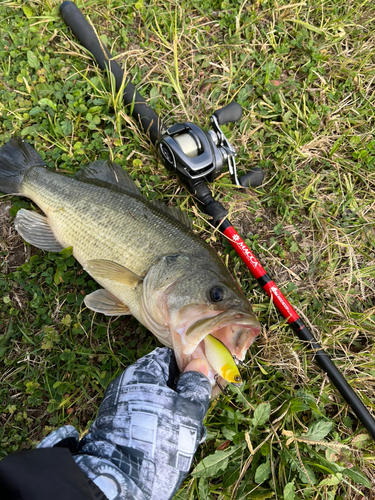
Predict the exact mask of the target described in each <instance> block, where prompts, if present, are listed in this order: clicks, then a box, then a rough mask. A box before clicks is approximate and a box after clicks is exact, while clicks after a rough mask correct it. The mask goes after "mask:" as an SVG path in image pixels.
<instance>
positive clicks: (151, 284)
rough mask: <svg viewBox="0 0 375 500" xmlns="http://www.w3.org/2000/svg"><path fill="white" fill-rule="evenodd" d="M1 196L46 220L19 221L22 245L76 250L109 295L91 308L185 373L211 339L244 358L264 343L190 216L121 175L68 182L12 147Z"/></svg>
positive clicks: (99, 172) (103, 168) (0, 155)
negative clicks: (154, 340)
mask: <svg viewBox="0 0 375 500" xmlns="http://www.w3.org/2000/svg"><path fill="white" fill-rule="evenodd" d="M0 191H3V192H5V193H15V194H18V195H22V196H26V197H28V198H30V199H31V200H32V201H33V202H34V203H35V204H36V205H38V207H39V208H40V209H41V210H42V211H43V212H44V214H45V217H43V216H41V215H39V214H37V213H36V212H30V211H26V210H23V209H22V210H20V211H19V212H18V214H17V217H16V220H15V226H16V229H17V230H18V232H19V233H20V234H21V236H22V237H23V238H24V239H25V240H26V241H28V242H29V243H31V244H33V245H35V246H37V247H39V248H42V249H44V250H51V251H59V250H61V249H63V248H66V247H72V248H73V255H74V257H75V258H76V259H77V260H78V261H79V262H80V263H81V265H82V266H83V267H84V269H86V270H87V272H88V273H90V274H91V276H92V277H93V278H94V279H95V280H96V281H97V282H98V283H99V284H100V285H101V286H102V287H103V289H102V290H98V291H96V292H94V293H93V294H91V295H89V296H87V297H86V298H85V303H86V305H87V306H88V307H89V308H91V309H93V310H95V311H97V312H102V313H104V314H107V315H116V316H117V315H119V314H132V315H133V316H134V317H136V318H137V319H138V320H139V321H140V322H141V323H142V324H144V325H145V326H146V327H147V328H149V329H150V330H151V331H152V332H153V333H154V334H155V335H156V336H157V337H158V338H159V340H160V341H161V342H162V343H163V344H164V345H167V346H170V347H172V348H173V349H174V350H175V353H176V359H177V362H178V364H179V368H180V369H181V370H183V369H184V367H185V366H186V365H187V364H188V363H189V362H190V361H191V360H192V359H195V358H198V357H199V358H204V359H206V357H205V353H204V351H205V346H204V342H203V339H204V338H205V336H206V335H208V334H211V335H213V336H214V337H217V338H218V339H219V340H220V341H221V342H223V343H224V344H225V346H226V347H227V348H228V349H229V351H230V352H231V353H232V354H234V355H235V356H236V357H237V358H239V359H243V358H244V356H245V353H246V350H247V349H248V347H249V345H250V344H251V343H252V342H253V341H254V339H255V337H256V335H257V334H258V333H259V324H258V322H257V320H256V318H255V316H254V313H253V311H252V309H251V306H250V304H249V302H248V301H247V299H246V297H245V296H244V295H243V294H242V292H241V291H240V290H239V288H238V286H237V284H236V282H235V281H234V280H233V278H232V277H231V275H230V274H229V272H228V270H227V269H226V267H225V266H224V265H223V263H222V262H221V260H220V259H219V257H218V256H217V254H216V253H215V252H214V251H213V250H212V249H211V247H210V246H209V245H207V244H206V243H205V242H204V241H203V240H202V239H201V238H199V237H198V236H197V235H195V234H194V233H193V231H192V230H191V229H190V228H189V227H188V226H187V225H186V222H187V218H186V216H184V215H183V213H182V212H181V211H179V210H177V209H174V208H172V209H170V208H167V207H165V206H164V205H162V204H153V203H150V202H148V201H147V199H145V198H144V197H143V196H142V195H141V194H140V192H139V190H138V188H137V187H136V185H135V183H134V181H133V180H132V179H131V177H130V176H129V175H128V174H127V173H126V172H125V171H124V170H123V169H122V168H121V167H119V166H118V165H116V164H115V163H113V162H110V161H108V162H95V163H94V164H92V165H90V166H89V167H86V168H84V169H82V170H81V171H80V172H79V173H78V174H77V175H76V176H75V177H68V176H66V175H63V174H61V173H58V172H54V171H52V170H51V169H48V168H47V167H46V166H44V163H43V160H42V158H41V157H40V156H39V155H38V154H37V153H36V152H35V151H34V150H33V148H31V146H29V145H28V144H27V143H26V142H24V141H22V140H21V139H11V141H10V142H9V143H7V144H6V145H4V146H3V147H2V148H0ZM209 368H210V370H209V378H210V380H211V382H212V383H213V384H214V382H213V380H214V375H215V370H214V369H213V368H212V367H211V366H210V367H209Z"/></svg>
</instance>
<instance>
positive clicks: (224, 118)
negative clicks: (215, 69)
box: [156, 102, 264, 187]
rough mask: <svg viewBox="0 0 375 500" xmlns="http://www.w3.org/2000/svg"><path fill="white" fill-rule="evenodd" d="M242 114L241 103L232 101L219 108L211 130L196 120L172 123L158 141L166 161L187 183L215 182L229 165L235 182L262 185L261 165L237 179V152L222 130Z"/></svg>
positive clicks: (161, 156)
mask: <svg viewBox="0 0 375 500" xmlns="http://www.w3.org/2000/svg"><path fill="white" fill-rule="evenodd" d="M241 116H242V108H241V106H240V105H239V104H238V103H236V102H232V103H230V104H228V105H227V106H225V107H224V108H221V109H219V110H217V111H215V113H214V114H213V115H212V116H211V118H210V121H211V125H212V129H211V130H209V131H208V132H205V131H204V130H202V129H201V128H200V127H198V126H197V125H194V124H193V123H176V124H174V125H172V126H171V127H169V128H168V130H167V131H166V132H165V133H164V134H163V135H162V136H161V137H160V138H159V139H158V141H157V142H156V146H157V150H158V154H159V156H160V158H161V161H162V163H163V164H164V166H165V167H166V168H167V169H168V170H170V171H173V172H176V173H177V175H178V176H179V177H180V179H181V181H182V182H183V183H184V184H185V185H192V183H193V184H196V182H197V181H198V180H201V181H204V182H212V181H213V180H214V179H215V178H216V177H218V176H219V175H220V174H221V173H222V171H223V167H224V165H226V164H227V165H228V169H229V173H230V175H231V178H232V182H233V183H234V184H236V185H237V186H243V187H249V186H251V187H255V186H260V185H261V184H262V182H263V178H264V174H263V171H262V170H261V169H260V168H255V169H253V170H251V171H250V172H248V173H247V174H245V175H243V176H242V177H240V178H239V179H238V178H237V170H236V161H235V156H236V152H235V151H234V149H233V147H232V145H231V144H230V143H229V141H228V139H227V138H226V137H225V135H224V133H223V132H222V130H221V129H220V125H223V124H224V123H229V122H233V121H237V120H239V119H240V118H241Z"/></svg>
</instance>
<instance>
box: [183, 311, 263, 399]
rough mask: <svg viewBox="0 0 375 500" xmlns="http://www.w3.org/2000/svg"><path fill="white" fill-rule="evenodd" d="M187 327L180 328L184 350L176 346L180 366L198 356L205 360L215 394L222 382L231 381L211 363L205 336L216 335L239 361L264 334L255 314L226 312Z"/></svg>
mask: <svg viewBox="0 0 375 500" xmlns="http://www.w3.org/2000/svg"><path fill="white" fill-rule="evenodd" d="M183 330H184V331H181V329H180V330H179V331H178V333H179V337H180V339H181V344H182V345H181V346H180V349H176V348H175V352H176V354H177V362H178V364H179V365H180V369H182V370H183V369H184V368H185V367H186V366H187V364H189V363H190V362H191V361H193V360H194V359H203V360H204V361H205V362H206V363H207V366H208V379H209V380H210V383H211V386H212V387H213V391H212V395H213V396H215V395H216V394H218V393H219V392H220V388H219V384H220V385H221V386H225V385H226V384H227V383H228V382H227V381H226V380H224V379H223V378H222V377H220V376H218V374H217V373H216V372H215V370H214V369H213V367H212V366H211V365H210V363H209V362H208V360H207V357H206V353H205V344H204V338H205V337H206V336H207V335H212V336H213V337H215V338H217V339H218V340H220V341H221V342H222V343H223V344H224V345H225V346H226V347H227V349H228V350H229V352H230V353H231V354H232V356H233V357H234V358H235V360H239V361H243V360H244V359H245V355H246V352H247V350H248V349H249V347H250V346H251V344H252V343H253V342H254V341H255V339H256V337H257V336H258V335H259V333H260V325H259V323H258V321H257V320H256V319H255V317H252V316H250V315H248V314H243V313H238V312H235V313H233V312H232V313H228V312H227V311H226V312H218V313H217V314H216V315H215V316H211V317H209V318H204V319H200V320H198V321H195V322H194V323H192V324H190V325H189V326H188V327H186V328H184V329H183ZM178 358H180V359H178ZM217 382H219V384H217ZM215 386H216V387H215Z"/></svg>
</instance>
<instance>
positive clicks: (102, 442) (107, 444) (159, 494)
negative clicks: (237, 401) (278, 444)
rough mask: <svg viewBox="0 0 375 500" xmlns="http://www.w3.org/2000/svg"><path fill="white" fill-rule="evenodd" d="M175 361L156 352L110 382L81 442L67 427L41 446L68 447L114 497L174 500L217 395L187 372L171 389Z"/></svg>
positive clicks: (198, 376) (166, 351)
mask: <svg viewBox="0 0 375 500" xmlns="http://www.w3.org/2000/svg"><path fill="white" fill-rule="evenodd" d="M173 357H174V354H173V351H172V350H171V349H169V348H166V347H164V348H158V349H156V350H155V351H153V352H152V353H150V354H148V355H146V356H144V357H143V358H141V359H140V360H138V361H137V362H136V363H135V364H134V365H132V366H130V367H129V368H128V369H127V370H125V372H123V373H122V375H120V376H119V377H117V378H116V379H115V380H114V381H113V382H111V384H110V385H109V386H108V388H107V390H106V393H105V395H104V399H103V402H102V404H101V405H100V408H99V413H98V417H97V419H96V420H95V422H94V423H93V425H92V426H91V428H90V431H89V433H88V434H87V435H86V436H85V437H84V438H83V439H82V441H80V442H79V441H78V433H77V431H76V430H75V429H74V427H72V426H66V427H62V428H61V429H58V430H57V431H55V432H53V433H52V434H50V435H49V436H47V437H46V438H45V439H44V440H43V441H42V442H41V443H40V445H39V447H50V446H56V445H58V446H61V445H63V443H70V445H69V446H68V447H69V448H70V449H71V450H72V452H73V453H75V454H74V459H75V461H76V463H77V464H78V465H79V467H80V468H81V469H82V470H83V471H84V472H85V473H86V474H87V475H88V476H89V478H90V479H91V480H92V481H94V483H95V484H96V485H97V486H98V487H99V488H100V489H101V490H102V491H103V493H104V494H105V495H106V496H107V498H108V499H109V500H130V499H132V500H148V499H152V500H167V499H170V498H172V497H173V495H174V494H175V492H176V491H177V489H178V487H179V486H180V484H181V483H182V481H183V479H184V478H185V476H186V474H187V472H188V470H189V468H190V466H191V462H192V459H193V456H194V453H195V451H196V449H197V447H198V444H199V443H200V442H203V441H204V439H205V429H204V426H203V419H204V417H205V415H206V412H207V409H208V404H209V400H210V396H211V385H210V382H209V380H208V379H207V377H205V376H204V375H203V374H201V373H198V372H186V373H183V374H182V375H181V376H180V377H179V379H178V381H177V384H176V389H175V390H172V389H171V388H169V387H168V386H167V383H168V380H169V376H170V373H169V369H170V366H171V363H172V362H173V361H174V359H173ZM74 443H75V444H74Z"/></svg>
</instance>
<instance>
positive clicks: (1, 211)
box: [0, 201, 30, 274]
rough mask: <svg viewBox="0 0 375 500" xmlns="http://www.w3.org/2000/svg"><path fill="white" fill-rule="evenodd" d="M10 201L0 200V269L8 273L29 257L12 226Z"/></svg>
mask: <svg viewBox="0 0 375 500" xmlns="http://www.w3.org/2000/svg"><path fill="white" fill-rule="evenodd" d="M11 207H12V203H11V202H10V201H2V202H0V271H1V272H2V273H3V274H9V273H11V272H13V271H15V270H16V269H17V268H18V267H20V266H22V264H24V263H25V262H27V261H28V260H29V259H30V247H28V246H26V245H25V244H24V242H23V240H22V238H21V237H20V236H19V235H18V233H17V231H16V230H15V228H14V223H13V221H12V216H11V215H10V209H11Z"/></svg>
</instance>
